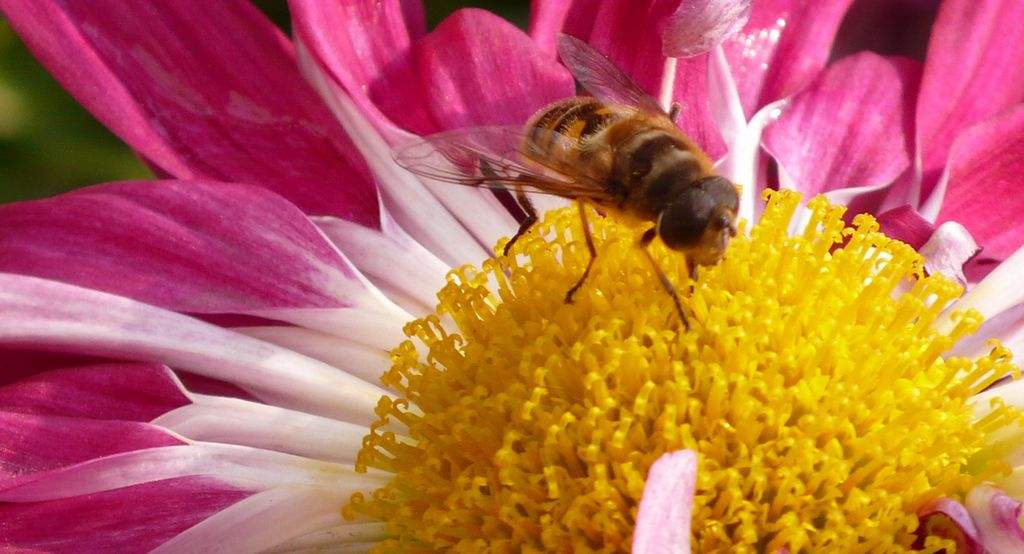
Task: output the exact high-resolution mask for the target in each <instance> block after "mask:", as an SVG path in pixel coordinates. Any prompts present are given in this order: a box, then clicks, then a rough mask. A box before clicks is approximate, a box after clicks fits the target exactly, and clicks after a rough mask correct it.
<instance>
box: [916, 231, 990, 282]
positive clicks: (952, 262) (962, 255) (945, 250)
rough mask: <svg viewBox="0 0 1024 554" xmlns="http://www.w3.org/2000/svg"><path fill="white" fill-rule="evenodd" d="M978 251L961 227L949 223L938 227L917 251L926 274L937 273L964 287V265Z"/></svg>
mask: <svg viewBox="0 0 1024 554" xmlns="http://www.w3.org/2000/svg"><path fill="white" fill-rule="evenodd" d="M980 250H981V249H980V248H979V247H978V243H976V242H974V238H973V237H971V233H970V232H968V231H967V229H965V228H964V226H963V225H960V224H959V223H957V222H955V221H949V222H947V223H943V224H942V225H940V226H939V228H938V229H936V230H935V232H934V233H933V234H932V236H931V238H930V239H928V242H926V243H924V246H922V247H921V248H920V249H919V250H918V251H919V252H920V253H921V255H922V256H924V268H925V270H926V271H927V272H928V273H930V274H935V273H939V274H942V275H945V276H946V277H948V278H950V279H954V280H956V281H957V282H959V283H960V284H961V285H966V284H967V277H965V276H964V265H965V264H967V262H968V261H970V260H971V258H973V257H974V256H976V255H977V254H978V252H979V251H980Z"/></svg>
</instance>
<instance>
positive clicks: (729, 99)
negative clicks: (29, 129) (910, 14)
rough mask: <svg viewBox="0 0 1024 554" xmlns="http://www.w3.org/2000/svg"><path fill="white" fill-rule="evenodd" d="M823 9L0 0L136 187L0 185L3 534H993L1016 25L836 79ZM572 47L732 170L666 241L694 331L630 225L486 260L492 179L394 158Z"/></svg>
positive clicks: (223, 539) (1013, 155)
mask: <svg viewBox="0 0 1024 554" xmlns="http://www.w3.org/2000/svg"><path fill="white" fill-rule="evenodd" d="M849 4H850V0H823V1H816V2H798V1H795V0H755V1H754V2H753V3H750V2H743V1H738V0H714V1H710V0H705V1H687V0H682V1H680V0H675V1H658V0H652V1H647V2H636V1H635V0H629V1H627V0H606V1H604V2H591V1H577V2H564V1H563V2H552V1H544V0H538V1H537V2H535V3H534V6H533V7H534V10H533V18H532V20H531V24H530V32H529V34H526V33H523V32H521V31H519V30H517V29H516V28H515V27H513V26H512V25H510V24H508V23H506V22H504V21H502V20H500V19H499V18H497V17H495V16H493V15H491V14H489V13H487V12H483V11H480V10H462V11H459V12H456V13H455V14H453V15H451V16H450V17H449V18H448V19H447V20H446V21H444V22H443V23H441V25H440V26H438V27H437V28H436V29H434V30H432V31H430V32H429V33H428V32H426V29H425V23H424V18H423V13H422V7H421V6H420V5H419V3H418V2H415V1H398V0H377V1H373V2H371V1H358V0H353V1H336V0H327V1H319V0H293V1H292V2H290V5H291V8H292V15H293V24H294V30H293V35H294V42H292V41H290V40H288V39H287V38H286V37H285V36H284V35H283V34H282V33H280V32H279V31H278V30H277V29H276V28H275V27H274V26H273V25H272V24H271V23H269V22H268V21H267V20H266V19H265V18H264V17H263V16H262V15H261V14H260V13H259V12H258V11H257V10H255V9H254V8H253V7H252V6H251V5H249V4H248V3H247V2H245V1H244V0H220V1H218V2H198V1H196V2H191V1H170V0H168V1H159V2H144V1H141V0H140V1H134V0H133V1H123V0H117V1H115V0H0V10H2V12H3V14H4V15H5V17H6V18H7V19H8V21H9V22H10V24H11V25H12V27H13V28H14V29H15V30H16V31H17V32H18V33H19V34H20V35H21V37H22V38H23V39H24V40H25V42H26V44H27V45H28V46H29V48H30V49H32V51H33V52H34V53H35V54H36V56H37V57H38V58H39V59H40V61H41V62H42V63H43V64H44V65H45V66H46V67H47V68H48V69H49V70H50V71H51V72H52V73H53V75H54V76H55V77H56V78H57V79H58V80H59V81H60V82H61V83H62V84H63V85H64V86H65V87H67V88H68V90H69V91H70V92H71V93H72V94H73V95H74V96H75V97H76V98H77V99H78V100H79V101H80V102H81V103H82V104H83V105H85V106H86V107H87V108H88V109H90V110H91V111H92V112H93V114H94V115H95V116H96V117H97V118H98V119H99V120H101V121H102V122H103V123H105V124H106V125H108V126H109V127H110V128H111V130H113V131H114V132H115V133H117V134H118V135H119V136H120V137H121V138H123V139H124V140H125V142H127V143H128V144H129V145H130V146H131V147H132V148H134V149H135V150H136V151H137V152H138V154H139V155H140V157H142V158H143V159H144V160H145V161H146V162H147V163H148V164H149V165H150V166H151V167H152V168H153V170H154V172H155V173H157V174H158V175H159V177H160V179H159V180H156V181H151V182H123V183H111V184H103V185H96V186H93V187H88V188H85V189H81V190H78V191H75V192H72V193H69V194H65V195H62V196H58V197H55V198H51V199H46V200H40V201H33V202H23V203H14V204H8V205H4V206H0V360H2V361H3V362H4V363H3V370H4V372H3V373H2V374H0V375H2V377H0V434H2V436H3V437H4V440H3V442H2V445H3V446H2V447H0V544H2V545H3V546H4V548H6V549H14V550H20V549H24V550H40V551H76V552H78V551H150V550H156V551H161V552H195V551H208V550H213V551H240V552H248V551H277V552H286V551H302V550H315V549H322V550H330V551H352V552H359V551H367V550H370V549H377V550H378V551H396V550H397V551H417V552H422V551H445V550H457V551H467V552H475V551H482V550H495V551H519V550H523V551H588V550H598V551H621V550H627V549H630V548H632V550H633V551H635V552H688V551H689V550H690V548H691V545H692V546H693V549H694V550H695V551H715V550H735V551H766V552H807V551H869V552H881V551H906V550H924V551H930V552H937V551H941V550H943V549H945V550H946V551H951V550H952V549H953V548H956V549H957V550H958V551H961V552H981V551H986V550H987V551H989V552H993V553H999V552H1017V551H1020V550H1021V549H1022V548H1024V531H1022V530H1021V528H1020V526H1019V524H1018V516H1019V512H1020V509H1021V503H1020V502H1019V500H1018V499H1019V498H1024V480H1022V478H1024V470H1022V469H1020V468H1021V467H1024V466H1021V464H1022V463H1024V460H1022V458H1021V454H1020V448H1019V446H1020V444H1021V439H1022V433H1024V427H1022V423H1024V413H1022V411H1021V410H1022V409H1024V387H1022V385H1021V381H1018V380H1016V379H1017V378H1018V377H1019V370H1018V369H1017V367H1016V366H1015V365H1014V363H1013V361H1012V356H1013V353H1014V352H1017V353H1019V352H1020V350H1021V348H1022V346H1024V344H1022V342H1021V341H1022V340H1024V339H1022V337H1024V332H1022V327H1021V322H1020V321H1019V320H1020V317H1021V312H1020V306H1021V305H1022V304H1024V298H1022V297H1024V290H1022V288H1021V287H1020V282H1019V272H1020V268H1021V266H1022V265H1024V251H1022V250H1016V249H1017V248H1018V247H1019V245H1020V242H1021V233H1022V231H1021V229H1022V228H1024V227H1021V226H1019V225H1016V222H1015V221H1014V219H1013V217H1012V215H1013V213H1014V210H1015V209H1017V206H1018V204H1019V202H1020V201H1021V198H1022V196H1021V195H1020V194H1018V193H1017V192H1016V191H1015V190H1014V188H1013V184H1014V183H1015V182H1016V179H1017V177H1016V176H1017V175H1018V174H1019V167H1018V166H1019V164H1020V163H1021V161H1022V160H1024V142H1021V141H1020V140H1019V138H1020V131H1019V129H1018V127H1019V125H1020V123H1021V121H1020V117H1019V116H1020V113H1019V107H1018V105H1019V103H1020V102H1021V100H1022V98H1024V88H1022V86H1024V85H1022V79H1024V77H1022V76H1021V75H1020V74H1019V73H1020V72H1019V71H1016V70H1015V68H1017V67H1019V66H1020V62H1021V59H1022V58H1024V41H1022V40H1019V39H1020V38H1021V37H1019V36H1016V35H1017V34H1020V33H1022V32H1024V21H1022V20H1024V10H1022V9H1021V8H1020V6H1019V3H1018V2H1015V1H1012V0H1005V1H995V0H984V1H977V0H944V1H943V3H942V6H941V9H940V14H939V17H938V19H937V21H936V24H935V29H934V31H933V35H932V42H931V45H930V47H929V53H928V59H927V61H926V62H925V64H924V68H923V70H922V69H921V67H919V64H917V63H916V62H913V61H909V60H903V59H890V58H884V57H880V56H877V55H875V54H870V53H862V54H856V55H854V56H852V57H850V58H846V59H843V60H840V61H838V62H835V63H834V64H832V65H830V66H827V67H826V63H827V61H828V55H829V51H830V47H831V43H832V39H833V36H834V35H835V32H836V29H837V27H838V25H839V22H840V21H841V20H842V17H843V14H844V13H845V12H846V10H847V8H848V7H849ZM560 32H567V33H569V34H572V35H575V36H577V37H579V38H582V39H584V40H587V41H588V42H589V43H590V44H592V45H593V46H594V47H596V48H597V49H599V50H601V51H603V52H605V53H606V54H607V55H608V56H609V57H610V58H611V59H612V60H613V61H614V62H615V63H616V64H618V65H619V66H621V67H622V68H624V69H625V70H626V71H627V72H629V73H630V74H631V75H632V76H633V77H634V78H635V79H636V80H637V82H638V83H639V84H640V85H641V86H643V87H645V88H646V89H647V90H649V91H650V92H651V93H652V94H653V95H654V96H656V97H657V98H659V99H660V100H662V101H663V102H666V103H668V102H672V101H676V102H679V103H680V104H681V105H682V106H683V110H682V116H681V118H680V121H679V124H680V126H681V127H682V128H683V129H684V130H686V131H687V132H688V133H690V135H691V136H693V137H694V138H695V139H696V140H697V141H699V142H700V144H701V145H702V146H703V147H704V148H705V149H706V150H707V151H708V152H709V153H710V154H711V155H713V156H714V157H716V158H718V159H720V160H721V161H720V168H721V170H722V172H723V173H725V174H727V175H729V176H730V177H732V178H733V179H734V180H736V181H737V182H739V183H740V184H741V185H743V190H744V195H745V198H744V214H743V215H744V216H745V221H744V222H743V223H742V224H741V226H742V229H741V231H742V232H741V233H740V235H739V236H738V237H737V238H736V239H735V240H734V242H733V244H732V245H731V246H730V248H729V250H728V253H727V255H726V257H725V259H724V260H723V261H722V262H721V263H720V264H719V265H717V266H715V267H712V268H708V269H707V270H706V271H703V272H702V273H701V276H700V279H699V280H697V281H695V282H691V281H688V277H687V271H686V264H685V263H684V261H683V260H681V259H679V258H680V257H679V256H678V255H676V254H673V253H672V252H670V251H667V250H666V249H664V248H662V247H661V246H659V245H655V246H654V249H653V255H654V256H655V257H656V258H657V259H658V260H659V263H660V264H662V266H663V267H664V268H665V269H666V271H667V272H668V274H669V277H670V278H671V279H672V280H674V281H675V282H677V283H684V284H686V285H687V292H686V295H685V301H686V303H687V306H688V308H689V309H690V310H692V313H693V316H694V317H693V321H694V325H693V326H692V327H691V328H690V329H684V328H681V327H680V325H679V322H678V319H676V315H675V312H674V308H673V305H672V302H671V299H670V298H669V297H668V296H667V295H665V294H664V292H663V291H662V290H661V289H660V288H659V286H658V283H657V280H656V278H655V276H654V275H653V274H652V272H651V270H650V267H649V265H647V263H646V259H645V258H644V257H643V256H642V255H641V254H640V253H638V252H637V250H636V249H635V248H634V246H633V245H634V242H635V237H636V235H637V232H638V229H636V228H635V227H633V226H632V225H630V224H627V223H623V222H618V221H614V220H612V219H610V218H599V217H593V218H591V220H592V223H593V232H594V235H595V239H596V242H597V249H598V252H599V260H598V263H597V264H596V265H595V269H594V272H593V274H592V275H591V278H590V279H589V280H588V281H587V284H586V286H585V287H584V288H583V289H581V290H580V292H579V294H578V296H577V297H576V301H575V302H574V303H572V304H566V303H564V302H563V297H564V293H565V290H566V288H567V284H569V283H571V282H573V280H574V279H575V278H576V277H577V276H578V275H579V274H580V272H581V271H582V268H583V267H584V265H585V263H586V259H587V258H586V256H587V254H586V248H585V247H584V246H583V244H582V241H581V238H582V235H581V228H580V227H579V221H578V218H577V217H576V215H575V214H574V213H572V212H571V211H568V210H567V209H565V208H562V207H561V203H560V202H559V201H552V200H550V199H547V200H546V201H545V204H544V206H545V207H547V208H550V211H549V212H548V213H547V214H546V216H545V217H544V220H543V221H542V222H541V223H540V224H539V226H538V228H537V229H536V231H534V232H531V233H530V234H529V235H527V236H526V237H525V238H524V239H523V240H522V241H520V242H519V243H517V245H516V247H515V248H514V249H513V251H512V252H511V255H509V256H503V255H499V254H500V253H501V250H502V249H501V246H502V243H503V240H504V239H503V237H506V236H508V235H509V234H511V233H512V232H514V230H515V228H516V219H515V216H514V215H513V212H511V211H509V210H508V209H506V208H505V207H504V205H503V204H502V202H501V201H500V200H499V199H498V198H497V197H496V196H494V195H492V194H491V193H489V192H487V191H483V190H476V189H462V188H460V189H457V190H456V188H455V187H449V186H445V185H443V184H440V183H437V182H431V181H429V180H425V179H421V178H417V177H414V176H413V175H411V174H409V173H407V172H405V171H404V170H402V169H401V168H399V167H398V166H397V165H396V164H395V163H394V162H393V161H392V158H391V154H390V152H391V148H392V146H396V145H399V144H401V143H403V142H404V141H406V140H409V139H411V138H413V137H414V136H415V135H422V134H427V133H431V132H434V131H440V130H444V129H449V128H458V127H466V126H471V125H481V124H521V123H522V122H523V121H525V120H526V118H527V117H529V115H531V114H532V113H533V112H534V111H535V110H536V109H538V108H540V107H541V106H543V105H545V104H546V103H548V102H550V101H552V100H556V99H559V98H562V97H565V96H569V95H572V94H573V93H574V86H573V82H572V79H571V77H570V76H569V73H568V72H567V71H566V69H565V68H564V67H563V66H562V65H561V64H560V63H559V61H558V59H557V57H556V54H555V44H556V40H557V36H558V33H560ZM684 56H688V57H684ZM762 147H763V151H762ZM764 152H767V153H768V154H765V153H764ZM772 164H775V165H777V167H778V176H779V177H778V183H775V182H773V180H774V179H773V178H770V175H771V174H772V172H770V171H767V168H769V167H771V166H772ZM774 188H780V189H784V190H768V189H774ZM785 189H792V190H785ZM819 193H824V196H818V197H817V198H815V199H813V200H810V201H809V202H806V203H803V204H802V203H801V198H803V199H805V200H806V199H809V198H810V197H811V196H814V195H817V194H819ZM848 202H849V203H853V204H854V206H858V205H860V204H863V205H864V206H866V207H867V208H868V209H869V210H873V211H875V212H876V213H878V215H879V219H880V220H881V222H882V223H884V224H885V225H886V227H885V229H887V230H890V232H892V233H904V234H913V233H917V234H916V235H914V237H916V238H915V240H917V239H920V240H917V242H920V243H921V244H913V243H912V244H911V245H908V244H907V243H905V242H900V241H898V240H895V239H894V238H892V237H891V236H888V235H886V234H884V233H883V232H882V231H881V230H880V229H881V226H880V223H879V221H878V220H876V219H875V218H873V217H872V216H870V215H857V216H853V217H848V214H847V210H846V209H845V208H844V207H843V206H842V205H841V204H842V203H848ZM889 208H892V209H889ZM992 222H996V223H992ZM968 231H969V232H970V234H973V236H974V239H973V240H976V241H977V243H978V245H979V246H980V247H981V248H982V253H981V255H982V256H985V260H991V263H989V266H992V268H991V271H990V272H987V274H986V275H985V276H984V278H980V276H981V274H982V273H985V271H984V270H979V271H977V272H968V273H969V275H968V276H967V278H965V280H971V279H969V278H971V276H972V275H974V276H976V277H978V278H980V280H978V281H977V282H974V281H971V283H970V285H969V286H970V289H969V291H968V292H967V293H966V294H963V295H961V294H962V292H963V286H962V285H961V284H958V283H957V282H956V279H957V278H960V276H961V273H960V272H961V267H962V265H963V263H964V262H965V261H966V260H967V259H969V258H971V257H972V256H973V255H974V254H975V253H976V252H975V250H976V248H975V247H974V245H973V243H972V242H971V240H972V239H970V236H969V234H968ZM908 236H909V235H908ZM904 238H906V237H904ZM912 238H913V237H912ZM915 246H919V247H920V252H918V251H916V250H915V248H914V247H915ZM996 262H998V263H996ZM983 269H985V270H987V269H990V268H988V267H986V268H983ZM983 320H987V321H985V322H984V323H983ZM992 337H997V338H1001V339H1002V343H1000V342H999V341H993V340H989V339H991V338H992Z"/></svg>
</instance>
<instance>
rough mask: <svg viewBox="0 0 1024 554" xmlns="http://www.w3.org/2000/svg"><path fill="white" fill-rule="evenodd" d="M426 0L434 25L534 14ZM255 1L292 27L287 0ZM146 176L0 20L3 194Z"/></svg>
mask: <svg viewBox="0 0 1024 554" xmlns="http://www.w3.org/2000/svg"><path fill="white" fill-rule="evenodd" d="M325 1H326V0H325ZM425 2H426V5H427V14H428V22H429V23H430V25H431V26H434V25H436V24H437V23H438V22H440V21H441V20H442V19H444V17H445V16H446V15H447V14H449V13H451V12H452V11H454V10H456V9H458V8H463V7H468V6H478V7H483V8H486V9H489V10H491V11H494V12H496V13H498V14H499V15H501V16H503V17H505V18H506V19H509V20H510V21H512V22H514V23H516V24H518V25H521V26H525V24H526V21H527V16H528V14H529V2H528V0H511V1H509V0H506V1H496V0H491V1H477V2H467V1H458V0H425ZM255 4H256V5H257V6H258V7H259V8H260V9H262V10H263V11H264V13H266V14H267V15H268V16H269V17H270V18H271V19H272V20H274V21H275V22H276V23H277V24H278V25H279V26H281V28H282V29H285V30H287V29H288V26H289V23H288V8H287V5H286V2H285V0H255ZM148 177H151V173H150V172H149V171H148V170H147V169H146V167H145V166H144V165H143V164H142V163H141V162H140V161H139V160H138V158H136V156H135V155H134V153H132V151H131V150H130V149H128V147H126V146H125V145H124V144H122V143H121V142H120V140H118V138H117V137H115V136H114V135H112V134H111V133H110V132H109V131H107V130H106V129H105V128H104V127H103V126H102V125H101V124H99V123H98V122H96V120H94V119H93V118H92V116H91V115H89V113H88V112H86V111H85V110H84V109H83V108H82V107H80V106H79V105H78V104H77V103H76V102H75V100H74V99H73V98H71V97H70V96H69V95H68V94H67V93H66V92H64V90H63V89H62V88H61V87H60V85H58V84H57V83H56V81H54V80H53V79H52V78H51V77H50V76H49V75H48V74H47V73H46V71H45V70H44V69H43V68H42V66H40V65H39V64H38V63H37V62H36V61H35V60H34V59H33V58H32V55H31V54H29V53H28V51H27V50H25V47H24V45H23V44H22V43H21V41H20V40H18V37H17V36H15V35H14V33H13V32H12V31H11V29H10V27H9V26H8V25H7V24H6V23H4V22H3V21H2V20H0V202H8V201H12V200H21V199H28V198H41V197H45V196H50V195H53V194H56V193H59V192H62V191H66V190H70V189H73V188H76V187H81V186H85V185H90V184H94V183H102V182H106V181H117V180H122V179H139V178H148Z"/></svg>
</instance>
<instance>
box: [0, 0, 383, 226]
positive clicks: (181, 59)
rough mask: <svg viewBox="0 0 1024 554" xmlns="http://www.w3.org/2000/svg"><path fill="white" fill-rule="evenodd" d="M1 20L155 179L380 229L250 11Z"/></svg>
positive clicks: (298, 81) (271, 32)
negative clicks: (251, 193) (248, 189)
mask: <svg viewBox="0 0 1024 554" xmlns="http://www.w3.org/2000/svg"><path fill="white" fill-rule="evenodd" d="M0 10H2V11H3V13H4V15H5V16H6V19H7V21H9V22H10V23H11V26H12V28H14V30H15V31H17V32H18V34H19V35H21V37H22V38H23V39H24V40H25V43H26V44H27V45H28V47H29V49H30V50H32V52H33V53H34V54H35V55H36V57H37V58H39V60H40V61H41V62H42V63H43V65H44V66H46V67H47V69H49V70H50V72H51V73H52V74H53V75H54V77H56V78H57V80H58V81H60V82H61V84H63V85H64V86H65V87H66V88H67V89H68V90H69V91H70V92H71V94H72V95H73V96H75V97H76V98H77V99H78V101H79V102H81V103H82V104H83V105H84V106H85V107H86V108H88V109H89V110H90V111H91V112H92V113H93V114H94V115H95V116H96V117H97V119H99V120H100V121H102V122H103V123H104V124H106V125H107V126H108V127H109V128H110V129H111V130H112V131H114V132H115V133H116V134H117V135H119V136H120V137H121V138H122V139H124V140H125V142H127V143H128V144H129V145H131V146H132V147H133V148H134V149H136V150H137V151H138V152H139V153H140V154H141V155H142V156H143V157H145V158H146V160H147V161H149V162H150V163H152V164H153V165H155V166H156V167H157V169H158V172H160V173H162V174H166V175H171V176H174V177H178V178H184V179H189V178H198V179H216V180H222V181H234V182H242V183H250V184H256V185H261V186H265V187H267V188H270V189H272V190H274V191H276V192H278V193H279V194H281V195H282V196H285V197H286V198H288V199H289V200H291V201H292V202H293V203H295V204H296V205H297V206H299V208H301V209H302V210H303V211H305V212H307V213H313V214H319V215H335V216H338V217H342V218H345V219H350V220H353V221H357V222H359V223H362V224H364V225H370V226H375V225H377V215H378V212H377V199H376V191H375V189H374V185H373V180H372V178H371V176H370V173H369V171H368V170H367V167H366V164H365V163H364V162H363V160H362V159H360V157H359V154H358V152H357V151H356V150H355V148H354V147H353V146H352V142H351V141H350V140H349V139H348V137H346V136H345V133H344V131H343V130H342V129H341V127H340V126H339V125H338V124H337V122H335V121H334V120H333V118H331V115H330V112H329V111H328V110H327V109H326V107H325V106H324V105H323V103H322V102H321V101H320V99H319V98H318V97H317V95H316V93H315V91H313V90H312V89H311V88H310V87H309V86H307V85H305V84H304V82H303V80H302V75H301V74H300V73H299V70H298V68H297V66H296V64H295V56H294V53H293V52H292V49H291V48H290V45H289V43H288V41H287V40H286V39H285V37H284V36H283V35H282V34H281V32H280V31H279V30H278V29H277V28H276V27H275V26H274V24H273V23H271V22H270V20H268V19H267V18H266V17H264V16H263V15H262V14H261V13H260V12H259V11H258V10H257V9H256V8H255V7H254V6H252V4H251V3H249V2H246V1H244V0H218V1H217V2H203V1H201V0H181V1H175V2H157V3H152V2H122V1H119V0H69V1H57V0H2V1H0ZM225 45H231V47H225Z"/></svg>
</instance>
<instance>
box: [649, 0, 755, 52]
mask: <svg viewBox="0 0 1024 554" xmlns="http://www.w3.org/2000/svg"><path fill="white" fill-rule="evenodd" d="M750 4H751V0H683V1H682V2H680V3H679V7H678V8H676V11H675V12H674V13H673V14H672V15H671V16H670V17H669V18H668V21H667V26H666V28H665V31H664V33H663V34H662V50H663V51H664V53H665V55H666V56H671V57H675V58H689V57H691V56H696V55H697V54H703V53H704V52H707V51H708V50H711V49H712V48H713V47H715V46H716V45H718V44H719V43H721V42H722V41H724V40H725V39H727V38H729V37H730V36H732V35H733V34H734V33H736V32H737V31H739V30H740V29H742V28H743V26H744V25H746V24H747V19H749V18H750Z"/></svg>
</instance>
